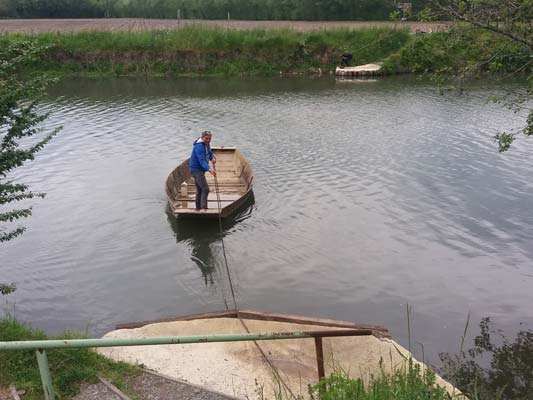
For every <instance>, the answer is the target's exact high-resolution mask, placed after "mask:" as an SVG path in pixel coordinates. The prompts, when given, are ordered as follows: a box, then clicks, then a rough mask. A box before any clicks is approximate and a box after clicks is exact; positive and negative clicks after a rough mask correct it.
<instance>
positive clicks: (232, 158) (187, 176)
mask: <svg viewBox="0 0 533 400" xmlns="http://www.w3.org/2000/svg"><path fill="white" fill-rule="evenodd" d="M211 150H212V151H213V153H214V154H215V157H216V159H217V163H216V171H217V177H216V181H215V178H214V177H213V176H211V174H208V173H206V179H207V183H208V184H209V196H208V197H207V202H208V209H207V210H202V211H196V204H195V197H196V186H195V184H194V178H193V177H192V176H191V173H190V171H189V159H187V160H185V161H184V162H182V163H181V164H180V165H178V166H177V167H176V168H175V169H174V171H172V172H171V173H170V175H169V176H168V178H167V181H166V185H165V187H166V192H167V198H168V205H169V208H170V211H171V212H172V214H174V216H176V217H218V216H219V211H220V216H221V217H222V218H225V217H228V216H230V215H232V214H233V213H235V212H236V211H237V210H239V209H240V208H241V206H243V205H244V204H245V203H246V200H247V199H249V198H250V196H251V195H252V183H253V179H254V175H253V173H252V168H251V167H250V163H249V162H248V160H247V159H246V158H244V156H243V155H242V153H241V152H240V151H239V150H237V148H235V147H223V146H222V147H212V148H211ZM215 182H216V183H218V185H217V184H216V183H215ZM219 201H220V203H219Z"/></svg>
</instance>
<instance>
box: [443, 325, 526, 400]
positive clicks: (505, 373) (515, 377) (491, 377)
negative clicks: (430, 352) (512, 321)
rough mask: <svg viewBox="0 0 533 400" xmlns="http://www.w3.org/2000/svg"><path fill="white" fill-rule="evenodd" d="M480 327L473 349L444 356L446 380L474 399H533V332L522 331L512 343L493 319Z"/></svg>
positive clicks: (444, 375) (444, 376)
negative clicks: (495, 326) (495, 325)
mask: <svg viewBox="0 0 533 400" xmlns="http://www.w3.org/2000/svg"><path fill="white" fill-rule="evenodd" d="M479 326H480V334H479V335H478V336H476V337H475V339H474V347H473V348H471V349H469V350H461V351H460V352H459V354H448V353H443V354H441V355H440V358H441V360H442V362H443V364H444V365H443V367H442V371H441V374H442V376H443V378H444V379H447V380H449V381H450V382H451V383H452V384H454V385H455V386H456V387H457V388H459V389H460V390H461V391H463V393H465V394H467V395H468V396H469V397H470V398H471V399H477V400H531V399H533V331H531V330H530V329H527V330H520V331H519V332H518V333H517V334H516V337H515V339H514V341H512V342H511V341H509V339H508V338H507V337H506V336H504V334H503V332H502V331H501V330H499V329H495V328H494V324H493V323H492V322H491V321H490V318H484V319H483V320H482V321H481V323H480V324H479Z"/></svg>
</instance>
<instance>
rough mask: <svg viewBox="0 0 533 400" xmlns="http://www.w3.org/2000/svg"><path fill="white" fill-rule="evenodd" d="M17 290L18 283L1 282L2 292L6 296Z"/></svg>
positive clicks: (0, 292) (0, 289) (0, 288)
mask: <svg viewBox="0 0 533 400" xmlns="http://www.w3.org/2000/svg"><path fill="white" fill-rule="evenodd" d="M15 290H17V285H15V284H14V283H0V294H1V295H2V296H6V295H8V294H11V293H13V292H14V291H15Z"/></svg>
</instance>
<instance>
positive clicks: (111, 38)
mask: <svg viewBox="0 0 533 400" xmlns="http://www.w3.org/2000/svg"><path fill="white" fill-rule="evenodd" d="M409 38H410V35H409V32H408V31H407V30H395V29H366V30H349V29H339V30H323V31H315V32H298V31H294V30H265V29H255V30H226V29H223V28H206V27H200V26H191V27H185V28H182V29H176V30H158V31H143V32H128V31H125V32H99V31H87V32H76V33H44V34H39V35H36V36H28V35H20V34H18V35H4V36H2V37H0V42H2V41H7V40H27V39H34V40H37V41H38V42H39V43H40V44H43V45H46V46H49V47H50V51H49V55H48V58H47V60H45V62H44V63H43V62H39V63H38V64H35V65H34V66H33V68H35V69H45V70H58V71H61V72H64V73H76V74H79V73H96V74H111V75H138V74H149V75H162V74H163V75H180V74H191V73H192V74H209V75H218V74H223V75H273V74H279V72H280V71H281V72H302V71H306V70H308V69H310V68H319V67H320V68H322V69H333V68H335V66H336V65H337V64H338V63H339V59H340V56H341V54H342V53H343V52H345V51H349V52H351V53H353V55H354V63H368V62H376V61H380V60H383V59H384V58H386V57H388V56H389V55H390V54H392V53H393V52H397V51H399V50H400V48H401V47H402V46H403V45H405V44H406V43H407V42H408V41H409ZM0 44H1V43H0Z"/></svg>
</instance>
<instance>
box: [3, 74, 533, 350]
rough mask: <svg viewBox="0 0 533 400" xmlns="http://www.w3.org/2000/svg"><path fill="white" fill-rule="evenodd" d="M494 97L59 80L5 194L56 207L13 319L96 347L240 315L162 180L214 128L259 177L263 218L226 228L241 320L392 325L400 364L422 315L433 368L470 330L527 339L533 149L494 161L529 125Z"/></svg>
mask: <svg viewBox="0 0 533 400" xmlns="http://www.w3.org/2000/svg"><path fill="white" fill-rule="evenodd" d="M487 85H488V83H487V82H482V83H477V84H475V85H473V86H472V87H471V88H470V89H469V90H468V92H467V93H466V94H464V95H457V94H449V95H445V96H441V95H440V94H439V92H438V91H437V90H436V88H435V87H433V86H431V84H428V83H424V82H420V81H416V80H413V79H405V78H389V79H380V80H377V81H360V82H359V81H344V82H336V81H335V80H334V79H332V78H320V79H283V78H279V79H250V80H223V79H182V80H181V79H180V80H165V79H148V80H138V79H99V80H84V79H75V80H74V79H72V80H64V81H62V82H60V83H59V84H58V85H57V86H55V87H53V88H52V89H51V90H50V96H49V97H48V98H47V99H46V101H45V103H44V106H43V110H46V111H50V112H52V114H51V115H50V118H49V119H48V121H47V122H46V128H47V129H52V128H54V127H57V126H60V125H62V126H63V129H62V131H61V132H60V133H59V134H58V135H57V137H56V138H54V140H53V141H52V142H51V143H50V144H49V145H48V146H47V147H46V148H45V150H43V151H42V152H41V153H39V155H38V157H37V160H36V161H34V162H33V163H30V164H28V165H27V166H25V167H23V168H20V169H18V170H17V171H16V173H15V174H13V176H12V177H13V178H17V179H19V180H21V181H22V182H25V183H28V184H30V185H31V188H32V189H33V190H41V191H45V192H47V197H46V198H45V199H44V200H40V199H34V200H33V201H32V202H31V203H32V204H33V206H34V208H33V211H34V215H33V216H32V217H31V218H29V219H27V220H26V221H24V224H25V226H26V227H27V232H26V233H25V234H24V235H23V236H22V237H20V238H18V239H16V240H13V241H11V242H9V243H7V244H3V245H2V247H1V253H2V254H1V269H0V278H1V279H0V281H9V282H11V281H13V282H16V283H17V286H18V289H17V291H16V293H15V294H14V295H12V296H9V297H6V298H4V299H3V300H4V301H5V300H7V301H8V303H7V304H5V308H6V309H8V310H11V312H15V314H16V316H17V317H18V318H19V319H21V320H23V321H28V322H31V323H32V325H33V326H35V327H37V328H41V329H44V330H46V331H47V332H49V333H60V332H63V331H65V330H76V331H85V330H87V331H88V332H89V334H90V335H92V336H97V335H101V334H103V333H105V332H106V331H108V330H111V329H113V327H114V325H115V324H116V323H119V322H129V321H139V320H145V319H155V318H162V317H169V316H173V315H184V314H189V313H196V312H204V311H214V310H222V309H224V308H225V302H227V303H228V305H230V306H231V304H232V300H231V294H230V290H229V285H228V279H227V276H226V272H225V268H224V264H223V255H222V247H221V243H220V240H219V237H218V235H217V232H218V226H217V225H216V223H215V224H199V223H194V222H192V223H191V222H181V221H176V220H175V219H174V218H172V217H169V216H168V215H167V214H166V196H165V191H164V182H165V179H166V176H167V175H168V173H169V172H170V171H171V170H172V169H173V168H174V167H175V166H176V165H178V164H179V163H180V162H182V161H183V160H184V159H186V158H187V157H188V156H189V153H190V150H191V145H192V142H193V141H194V140H195V138H196V137H197V136H198V135H199V133H200V132H201V131H203V130H206V129H209V130H211V131H212V132H213V134H214V138H213V144H214V145H225V146H237V147H238V148H239V149H240V150H241V151H242V152H243V153H244V155H245V156H246V157H247V158H248V160H249V161H250V162H251V164H252V167H253V170H254V173H255V186H254V194H255V199H254V201H253V204H250V205H249V206H248V207H247V208H246V209H245V210H244V211H243V212H242V213H241V214H240V215H238V216H237V217H236V218H235V219H233V220H231V221H229V222H227V223H225V226H224V235H225V236H224V241H225V246H226V250H227V255H228V262H229V266H230V270H231V274H232V279H233V283H234V287H235V294H236V299H237V303H238V305H239V307H240V308H243V309H244V308H246V309H256V310H261V311H273V312H283V313H295V314H302V315H308V316H319V317H323V318H335V319H343V320H350V321H356V322H361V323H375V324H383V325H385V326H386V327H388V328H389V329H390V330H391V332H392V334H393V336H394V337H395V338H396V339H397V340H398V341H399V342H400V343H402V344H404V345H406V346H407V343H408V336H407V316H406V304H407V303H409V304H410V305H411V306H412V308H413V311H412V315H411V342H412V343H415V342H418V343H421V344H423V345H424V348H425V356H426V357H429V359H430V360H432V361H435V360H437V353H438V352H441V351H455V350H457V348H458V346H459V343H460V336H461V335H462V332H463V329H464V324H465V321H466V318H467V315H468V313H469V312H470V313H471V331H470V332H471V333H470V336H472V335H474V334H476V333H477V332H476V329H475V324H476V323H477V322H479V320H480V319H481V318H482V317H485V316H491V317H492V319H493V320H494V321H495V322H496V323H497V324H498V327H501V328H504V329H506V330H510V331H513V330H516V329H518V328H519V323H520V322H526V323H530V324H531V323H532V322H533V308H532V307H531V304H533V290H532V284H533V263H532V259H533V213H532V212H531V206H532V205H533V200H532V199H533V181H532V179H531V171H532V170H533V151H532V147H531V146H533V143H532V142H529V143H528V142H527V141H526V140H520V141H518V142H517V143H516V145H515V146H514V147H513V149H512V151H511V152H509V153H507V154H505V155H500V154H498V152H497V148H496V145H495V143H494V142H493V141H492V139H491V137H492V136H493V135H494V134H495V133H497V132H498V130H509V129H510V128H513V127H518V126H520V123H521V122H522V121H523V117H520V115H516V114H514V113H513V112H512V111H511V110H508V109H506V108H505V107H502V106H500V105H496V104H493V103H490V102H488V101H487V96H488V95H489V94H494V93H502V91H503V88H502V87H501V86H498V85H488V87H487ZM472 326H473V327H472ZM530 326H531V325H530ZM413 346H415V345H413ZM414 350H415V353H416V355H417V356H418V357H421V355H420V346H419V345H418V344H416V346H415V348H414Z"/></svg>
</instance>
